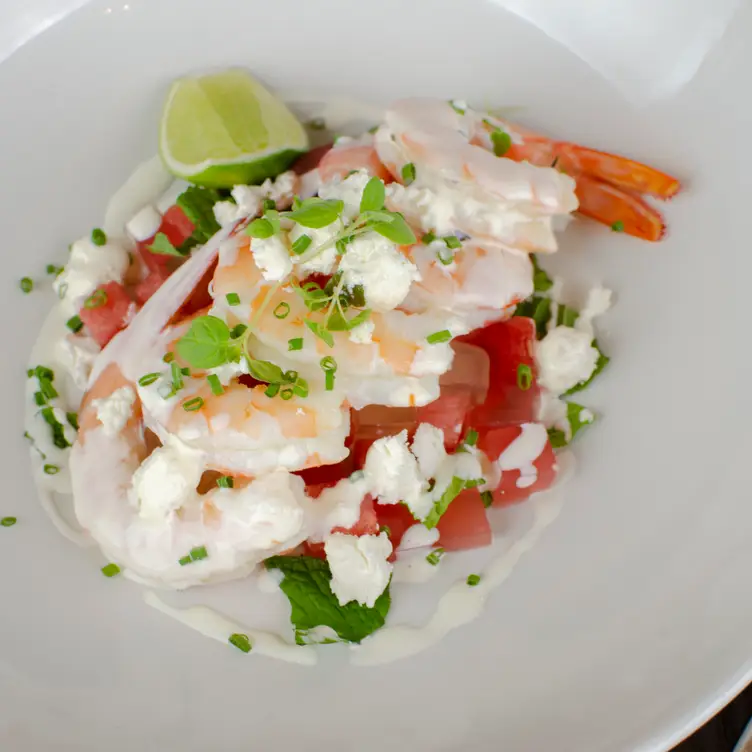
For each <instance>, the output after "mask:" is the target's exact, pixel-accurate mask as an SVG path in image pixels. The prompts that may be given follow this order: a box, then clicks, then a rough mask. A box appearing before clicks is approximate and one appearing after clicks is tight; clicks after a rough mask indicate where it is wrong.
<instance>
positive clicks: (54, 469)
mask: <svg viewBox="0 0 752 752" xmlns="http://www.w3.org/2000/svg"><path fill="white" fill-rule="evenodd" d="M43 470H44V472H45V474H47V475H57V474H58V473H59V472H60V468H59V467H58V466H57V465H45V466H44V468H43Z"/></svg>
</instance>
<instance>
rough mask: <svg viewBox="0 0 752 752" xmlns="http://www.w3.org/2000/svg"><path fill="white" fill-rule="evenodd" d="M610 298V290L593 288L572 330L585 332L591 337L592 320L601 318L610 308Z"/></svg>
mask: <svg viewBox="0 0 752 752" xmlns="http://www.w3.org/2000/svg"><path fill="white" fill-rule="evenodd" d="M611 298H612V293H611V290H608V289H606V288H605V287H594V288H593V289H592V290H590V292H589V293H588V298H587V302H586V303H585V307H584V308H583V309H582V310H581V311H580V315H579V316H578V317H577V321H575V324H574V328H575V329H579V330H580V331H583V332H587V333H588V334H589V335H590V336H591V337H593V336H594V335H593V319H594V318H596V317H597V316H602V315H603V314H604V313H606V311H608V309H609V308H611Z"/></svg>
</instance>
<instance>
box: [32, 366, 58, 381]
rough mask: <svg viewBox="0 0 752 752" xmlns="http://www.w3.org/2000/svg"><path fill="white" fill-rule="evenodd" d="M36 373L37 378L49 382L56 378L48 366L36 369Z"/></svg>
mask: <svg viewBox="0 0 752 752" xmlns="http://www.w3.org/2000/svg"><path fill="white" fill-rule="evenodd" d="M34 373H35V374H36V375H37V378H40V379H47V380H48V381H52V380H53V379H54V378H55V372H54V371H53V370H52V369H51V368H47V366H37V367H36V368H35V369H34Z"/></svg>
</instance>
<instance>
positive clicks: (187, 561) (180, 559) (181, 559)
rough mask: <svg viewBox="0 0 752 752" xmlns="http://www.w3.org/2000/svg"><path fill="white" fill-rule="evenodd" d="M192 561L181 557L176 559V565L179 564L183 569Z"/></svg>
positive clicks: (187, 557) (186, 557) (189, 558)
mask: <svg viewBox="0 0 752 752" xmlns="http://www.w3.org/2000/svg"><path fill="white" fill-rule="evenodd" d="M192 561H193V559H191V557H190V556H187V555H186V556H181V557H180V558H179V559H178V564H180V566H181V567H184V566H185V565H186V564H190V563H191V562H192Z"/></svg>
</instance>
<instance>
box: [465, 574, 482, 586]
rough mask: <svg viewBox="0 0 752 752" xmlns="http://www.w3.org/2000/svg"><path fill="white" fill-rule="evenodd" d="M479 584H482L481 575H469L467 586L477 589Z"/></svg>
mask: <svg viewBox="0 0 752 752" xmlns="http://www.w3.org/2000/svg"><path fill="white" fill-rule="evenodd" d="M479 582H480V575H479V574H471V575H468V577H467V584H468V585H470V587H475V586H476V585H477V584H478V583H479Z"/></svg>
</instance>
